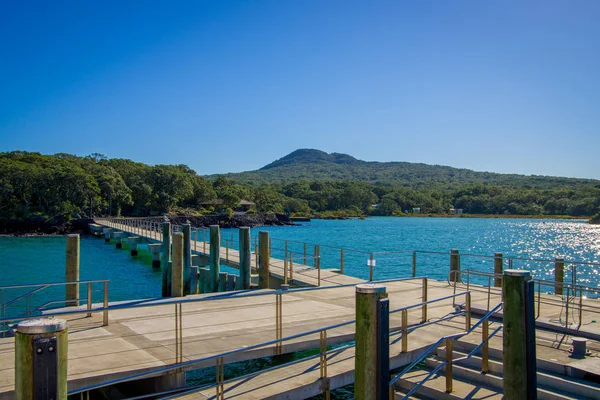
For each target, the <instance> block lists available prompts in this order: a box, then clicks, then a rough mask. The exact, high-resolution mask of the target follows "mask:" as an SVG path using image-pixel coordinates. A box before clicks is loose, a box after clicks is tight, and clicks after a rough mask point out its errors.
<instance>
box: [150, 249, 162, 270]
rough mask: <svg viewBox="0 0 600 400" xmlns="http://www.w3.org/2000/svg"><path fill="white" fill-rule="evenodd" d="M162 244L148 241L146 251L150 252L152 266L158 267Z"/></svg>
mask: <svg viewBox="0 0 600 400" xmlns="http://www.w3.org/2000/svg"><path fill="white" fill-rule="evenodd" d="M161 250H162V244H160V243H148V251H149V252H150V254H152V268H154V269H157V268H160V258H161Z"/></svg>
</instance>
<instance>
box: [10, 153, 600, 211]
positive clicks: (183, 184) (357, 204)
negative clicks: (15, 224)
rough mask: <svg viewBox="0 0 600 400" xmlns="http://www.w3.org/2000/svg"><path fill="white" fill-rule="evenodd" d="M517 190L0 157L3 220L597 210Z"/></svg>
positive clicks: (586, 193)
mask: <svg viewBox="0 0 600 400" xmlns="http://www.w3.org/2000/svg"><path fill="white" fill-rule="evenodd" d="M519 182H520V186H518V187H516V186H509V185H499V184H488V183H486V182H483V183H471V182H467V183H459V182H454V183H451V182H430V184H429V185H426V186H418V187H415V186H411V185H402V184H398V183H397V182H379V181H378V182H374V183H372V182H361V181H353V180H332V179H329V180H314V179H305V180H299V181H296V182H291V183H273V182H272V183H261V184H255V185H251V184H242V183H236V182H235V181H233V180H231V179H227V178H225V177H223V176H219V177H216V178H215V179H212V180H209V179H207V178H205V177H202V176H199V175H198V174H197V173H196V172H194V171H193V170H191V169H190V168H189V167H187V166H185V165H155V166H150V165H146V164H142V163H137V162H134V161H131V160H125V159H108V158H106V157H104V156H103V155H101V154H92V155H90V156H88V157H77V156H73V155H69V154H55V155H41V154H39V153H28V152H20V151H15V152H10V153H0V218H4V219H23V218H27V217H31V216H40V217H44V218H52V217H56V216H63V217H67V218H71V217H74V216H77V215H89V213H90V211H92V212H93V213H94V215H134V216H135V215H140V216H141V215H157V214H160V213H163V212H187V213H198V212H199V213H211V212H215V211H223V210H228V211H229V212H231V210H232V209H235V208H236V207H237V206H238V205H239V202H240V200H242V199H245V200H249V201H252V202H254V203H255V208H254V210H255V211H258V212H275V213H284V212H286V213H290V214H295V215H314V214H317V215H321V216H327V215H369V214H370V215H400V214H402V213H404V212H405V211H407V210H411V209H412V208H420V209H421V212H423V213H438V214H443V213H447V212H448V210H449V209H450V208H462V209H463V210H464V212H465V213H473V214H520V215H570V216H590V215H593V214H595V213H597V212H598V211H599V210H600V187H599V186H598V185H594V184H593V183H588V182H585V181H584V182H577V184H554V185H546V186H544V185H540V184H539V182H538V180H537V178H536V180H535V182H534V183H536V184H533V183H532V184H531V185H527V182H526V181H524V180H523V179H521V180H520V181H519Z"/></svg>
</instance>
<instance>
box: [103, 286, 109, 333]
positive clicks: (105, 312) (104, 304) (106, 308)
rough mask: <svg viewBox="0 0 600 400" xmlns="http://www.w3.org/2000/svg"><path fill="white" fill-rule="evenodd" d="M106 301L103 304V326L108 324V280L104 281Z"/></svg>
mask: <svg viewBox="0 0 600 400" xmlns="http://www.w3.org/2000/svg"><path fill="white" fill-rule="evenodd" d="M103 294H104V302H103V304H102V308H104V311H102V326H108V281H104V293H103Z"/></svg>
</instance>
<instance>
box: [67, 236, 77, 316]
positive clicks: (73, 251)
mask: <svg viewBox="0 0 600 400" xmlns="http://www.w3.org/2000/svg"><path fill="white" fill-rule="evenodd" d="M79 250H80V248H79V235H78V234H71V235H67V265H66V281H67V282H75V281H79ZM65 299H66V300H67V301H66V302H65V305H66V306H75V307H77V306H79V283H73V284H70V285H66V296H65Z"/></svg>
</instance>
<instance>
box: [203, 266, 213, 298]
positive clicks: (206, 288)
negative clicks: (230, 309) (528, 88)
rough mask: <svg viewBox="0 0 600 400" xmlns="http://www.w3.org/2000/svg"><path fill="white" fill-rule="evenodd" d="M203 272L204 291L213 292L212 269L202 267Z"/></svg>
mask: <svg viewBox="0 0 600 400" xmlns="http://www.w3.org/2000/svg"><path fill="white" fill-rule="evenodd" d="M202 273H203V274H204V292H203V293H212V292H213V290H212V281H211V279H210V269H208V268H202Z"/></svg>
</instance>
